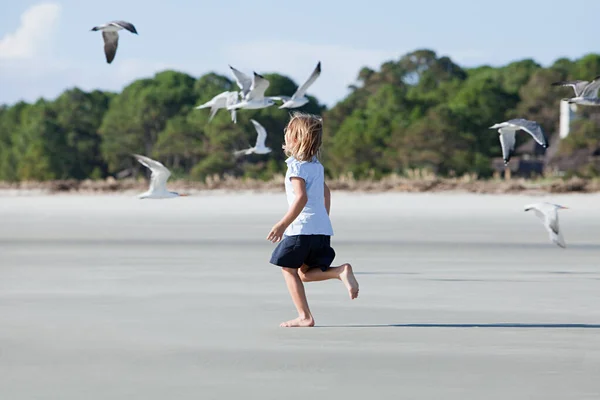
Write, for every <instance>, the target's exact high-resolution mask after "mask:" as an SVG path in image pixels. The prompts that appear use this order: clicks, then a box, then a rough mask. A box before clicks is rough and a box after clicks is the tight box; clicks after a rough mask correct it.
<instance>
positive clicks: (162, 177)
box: [133, 154, 187, 199]
mask: <svg viewBox="0 0 600 400" xmlns="http://www.w3.org/2000/svg"><path fill="white" fill-rule="evenodd" d="M133 156H134V157H135V159H136V160H138V161H139V162H140V164H142V165H143V166H145V167H146V168H148V169H150V171H152V175H151V177H150V188H149V189H148V191H147V192H145V193H142V194H140V195H139V196H138V197H139V198H140V199H170V198H172V197H180V196H187V194H180V193H177V192H169V191H168V190H167V179H169V176H171V172H170V171H169V170H168V169H167V167H165V166H164V165H162V163H160V162H158V161H155V160H153V159H151V158H148V157H146V156H141V155H139V154H133Z"/></svg>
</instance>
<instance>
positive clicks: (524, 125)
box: [508, 118, 548, 147]
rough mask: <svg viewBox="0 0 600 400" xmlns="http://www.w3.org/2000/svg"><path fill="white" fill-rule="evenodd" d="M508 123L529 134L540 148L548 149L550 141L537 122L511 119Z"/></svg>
mask: <svg viewBox="0 0 600 400" xmlns="http://www.w3.org/2000/svg"><path fill="white" fill-rule="evenodd" d="M508 123H510V124H513V125H517V126H519V127H520V128H521V129H523V130H524V131H525V132H527V133H529V134H530V135H531V136H532V137H533V138H534V139H535V141H536V142H538V143H539V144H540V146H544V147H548V140H547V139H546V135H544V131H543V130H542V127H541V126H540V124H538V123H537V122H535V121H529V120H526V119H522V118H520V119H511V120H510V121H508Z"/></svg>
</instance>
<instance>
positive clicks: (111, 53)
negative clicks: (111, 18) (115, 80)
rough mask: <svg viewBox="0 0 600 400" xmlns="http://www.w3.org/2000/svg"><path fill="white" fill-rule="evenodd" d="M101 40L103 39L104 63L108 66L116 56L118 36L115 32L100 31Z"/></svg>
mask: <svg viewBox="0 0 600 400" xmlns="http://www.w3.org/2000/svg"><path fill="white" fill-rule="evenodd" d="M102 38H103V39H104V55H106V62H107V63H109V64H110V63H111V62H112V60H114V59H115V55H116V54H117V47H118V46H119V34H118V33H117V32H106V31H102Z"/></svg>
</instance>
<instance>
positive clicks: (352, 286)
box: [300, 263, 358, 299]
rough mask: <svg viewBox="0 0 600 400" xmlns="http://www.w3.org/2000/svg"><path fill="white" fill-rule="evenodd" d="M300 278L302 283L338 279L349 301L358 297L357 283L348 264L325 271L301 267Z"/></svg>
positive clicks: (305, 266)
mask: <svg viewBox="0 0 600 400" xmlns="http://www.w3.org/2000/svg"><path fill="white" fill-rule="evenodd" d="M300 278H301V279H302V282H318V281H325V280H328V279H339V280H341V281H342V282H343V283H344V286H346V289H348V294H349V295H350V298H351V299H355V298H357V297H358V282H357V281H356V278H355V277H354V272H352V266H351V265H350V264H347V263H346V264H342V265H340V266H339V267H330V268H328V269H327V270H326V271H323V270H321V269H320V268H309V267H308V266H307V265H303V266H302V268H301V269H300Z"/></svg>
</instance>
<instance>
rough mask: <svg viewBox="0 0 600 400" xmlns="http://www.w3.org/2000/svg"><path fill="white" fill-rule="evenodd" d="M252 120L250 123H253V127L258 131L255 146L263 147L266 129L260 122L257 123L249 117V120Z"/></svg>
mask: <svg viewBox="0 0 600 400" xmlns="http://www.w3.org/2000/svg"><path fill="white" fill-rule="evenodd" d="M250 121H251V122H252V124H253V125H254V129H256V133H258V136H256V145H255V147H256V148H264V147H265V141H266V140H267V131H266V129H265V128H264V126H262V125H261V124H259V123H258V122H257V121H255V120H253V119H251V120H250Z"/></svg>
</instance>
